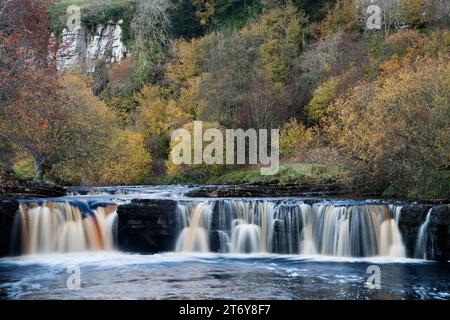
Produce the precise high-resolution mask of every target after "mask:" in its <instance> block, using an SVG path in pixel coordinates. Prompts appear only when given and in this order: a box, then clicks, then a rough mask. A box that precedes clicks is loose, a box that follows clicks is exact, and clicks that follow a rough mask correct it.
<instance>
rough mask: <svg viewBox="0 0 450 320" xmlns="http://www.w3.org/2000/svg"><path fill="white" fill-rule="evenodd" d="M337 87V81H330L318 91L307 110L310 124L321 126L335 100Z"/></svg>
mask: <svg viewBox="0 0 450 320" xmlns="http://www.w3.org/2000/svg"><path fill="white" fill-rule="evenodd" d="M337 85H338V82H337V80H335V79H330V80H328V81H327V82H325V83H324V84H323V85H321V86H320V87H319V88H317V89H316V91H315V92H314V97H313V99H312V100H311V102H310V103H309V104H308V106H307V108H306V112H307V118H308V122H309V123H310V124H312V125H316V124H319V122H320V119H322V117H323V116H324V115H325V113H326V111H327V109H328V106H329V105H330V103H331V102H332V101H333V99H334V98H335V95H336V89H337Z"/></svg>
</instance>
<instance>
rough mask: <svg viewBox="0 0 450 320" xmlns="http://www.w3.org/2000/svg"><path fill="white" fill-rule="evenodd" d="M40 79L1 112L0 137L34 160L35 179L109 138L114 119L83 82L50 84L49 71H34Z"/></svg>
mask: <svg viewBox="0 0 450 320" xmlns="http://www.w3.org/2000/svg"><path fill="white" fill-rule="evenodd" d="M34 76H35V77H38V78H39V79H40V81H41V83H42V86H41V87H37V88H34V91H29V90H25V91H21V92H20V96H19V98H18V99H17V100H16V101H14V103H12V104H10V105H8V106H7V107H5V108H4V110H3V112H2V113H1V115H0V128H1V131H0V132H1V135H2V136H3V137H5V138H7V139H8V140H9V141H12V142H13V143H14V144H15V145H17V146H19V147H21V148H22V149H24V150H26V151H27V152H28V153H29V154H30V156H32V157H33V159H34V165H35V175H36V177H37V178H38V179H40V180H41V179H43V177H44V176H45V175H46V174H47V173H49V172H50V171H51V170H52V168H53V167H54V165H55V164H58V163H61V162H66V161H71V160H74V159H79V160H82V159H86V158H87V157H89V155H90V153H91V152H92V151H93V150H95V149H96V147H97V146H99V145H101V144H102V143H103V142H104V141H103V140H102V139H106V138H107V137H108V130H109V129H110V127H111V126H113V125H114V118H113V117H112V116H111V115H110V113H109V112H108V110H107V108H106V106H105V105H104V104H103V103H102V102H101V101H100V100H99V99H98V98H97V97H95V96H94V95H93V93H92V91H91V89H90V88H89V87H88V86H87V85H86V80H84V79H80V78H78V77H77V76H66V77H64V78H62V79H61V80H60V81H59V82H58V83H56V84H55V85H54V86H51V87H49V86H48V84H49V83H54V81H55V79H54V76H55V75H54V74H52V75H49V74H47V73H43V74H42V73H39V74H37V73H36V74H35V75H34Z"/></svg>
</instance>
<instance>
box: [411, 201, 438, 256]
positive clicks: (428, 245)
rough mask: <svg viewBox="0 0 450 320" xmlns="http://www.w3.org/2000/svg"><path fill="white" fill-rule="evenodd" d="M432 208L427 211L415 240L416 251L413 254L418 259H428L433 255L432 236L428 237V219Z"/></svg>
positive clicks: (429, 219)
mask: <svg viewBox="0 0 450 320" xmlns="http://www.w3.org/2000/svg"><path fill="white" fill-rule="evenodd" d="M432 213H433V209H430V210H429V211H428V213H427V217H426V219H425V222H424V223H423V224H422V225H421V226H420V229H419V234H418V236H417V241H416V251H415V254H414V256H415V257H416V258H418V259H425V260H426V259H429V258H431V259H432V258H433V257H434V243H433V237H430V221H431V214H432Z"/></svg>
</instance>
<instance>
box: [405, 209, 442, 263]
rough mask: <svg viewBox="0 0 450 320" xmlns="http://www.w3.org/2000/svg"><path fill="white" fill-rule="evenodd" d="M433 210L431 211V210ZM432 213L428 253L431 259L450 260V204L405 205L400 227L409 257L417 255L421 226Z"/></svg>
mask: <svg viewBox="0 0 450 320" xmlns="http://www.w3.org/2000/svg"><path fill="white" fill-rule="evenodd" d="M430 210H431V211H430ZM429 214H430V219H429V225H428V227H427V228H426V230H425V231H424V232H426V233H427V239H428V241H427V242H428V244H427V245H426V246H427V247H428V250H427V251H428V253H427V255H428V256H429V258H430V259H431V260H437V261H448V260H450V205H446V204H444V205H434V206H433V205H421V204H414V205H407V206H405V207H403V209H402V212H401V216H400V220H399V229H400V232H401V233H402V237H403V242H404V243H405V246H406V249H407V255H408V257H415V253H416V247H417V241H418V234H419V230H420V227H421V226H422V225H423V224H424V223H425V221H426V219H427V216H428V215H429Z"/></svg>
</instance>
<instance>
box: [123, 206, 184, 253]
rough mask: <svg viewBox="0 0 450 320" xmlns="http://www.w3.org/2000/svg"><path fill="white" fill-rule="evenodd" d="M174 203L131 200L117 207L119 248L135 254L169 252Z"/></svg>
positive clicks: (174, 220)
mask: <svg viewBox="0 0 450 320" xmlns="http://www.w3.org/2000/svg"><path fill="white" fill-rule="evenodd" d="M176 209H177V202H176V201H172V200H134V201H132V202H131V203H130V204H125V205H122V206H120V207H119V208H118V210H117V214H118V216H119V223H118V230H117V242H118V247H119V249H120V250H123V251H131V252H138V253H158V252H167V251H173V249H174V245H175V241H176V236H177V234H178V229H177V228H178V223H177V212H176Z"/></svg>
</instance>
